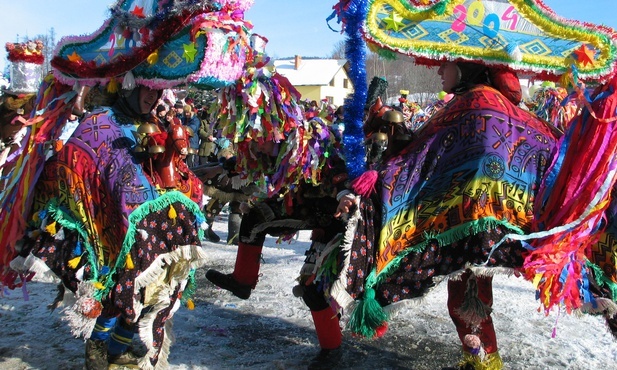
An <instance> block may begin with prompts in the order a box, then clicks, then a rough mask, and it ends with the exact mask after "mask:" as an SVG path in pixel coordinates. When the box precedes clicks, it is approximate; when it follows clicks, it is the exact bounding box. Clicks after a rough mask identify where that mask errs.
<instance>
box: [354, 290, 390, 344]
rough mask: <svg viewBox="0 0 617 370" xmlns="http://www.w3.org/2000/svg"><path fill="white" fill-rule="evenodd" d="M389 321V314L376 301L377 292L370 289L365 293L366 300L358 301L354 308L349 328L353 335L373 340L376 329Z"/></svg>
mask: <svg viewBox="0 0 617 370" xmlns="http://www.w3.org/2000/svg"><path fill="white" fill-rule="evenodd" d="M387 321H388V314H386V312H385V311H384V310H383V307H381V305H380V304H379V302H377V300H376V299H375V290H373V289H368V290H366V291H365V292H364V299H363V300H360V301H358V304H357V305H356V307H355V308H354V310H353V312H352V314H351V317H350V318H349V322H348V323H347V327H348V328H349V330H351V332H352V333H355V334H360V335H362V336H363V337H366V338H373V337H374V336H375V333H376V330H375V329H377V328H378V327H379V326H381V325H383V324H384V323H385V322H387Z"/></svg>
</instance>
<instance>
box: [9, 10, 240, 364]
mask: <svg viewBox="0 0 617 370" xmlns="http://www.w3.org/2000/svg"><path fill="white" fill-rule="evenodd" d="M251 4H252V2H251V1H236V0H234V1H225V0H222V1H216V2H213V1H189V2H186V1H161V2H156V1H154V2H153V1H139V0H135V1H127V0H123V1H118V2H117V3H116V4H114V6H113V7H112V8H111V15H112V16H111V18H110V19H109V20H108V21H107V22H105V24H104V25H103V27H101V28H100V29H99V30H98V31H97V32H96V33H95V34H94V35H92V36H90V37H70V38H65V39H63V40H62V41H61V42H60V44H59V46H58V48H57V49H56V52H55V56H54V58H53V60H52V61H51V64H52V66H53V68H54V70H53V73H54V76H55V78H53V77H48V78H47V79H46V80H45V83H44V84H43V85H42V86H41V89H40V93H39V96H38V98H37V110H36V111H37V113H38V114H40V116H38V115H37V116H35V117H33V118H32V119H31V120H29V121H28V125H29V132H28V134H27V136H26V139H25V140H26V144H27V145H24V150H23V151H22V152H21V154H20V155H19V157H18V158H17V161H16V166H15V170H14V171H13V172H12V173H11V178H10V181H9V187H8V189H7V191H6V192H5V193H3V197H2V198H1V201H2V214H1V215H0V223H1V224H2V228H3V230H11V232H10V233H9V232H6V233H3V235H2V236H1V237H0V238H1V239H2V243H1V245H2V250H1V252H2V253H1V257H2V262H3V264H2V266H1V267H2V282H3V284H5V285H7V286H13V287H14V286H17V285H19V284H25V283H26V281H27V280H28V279H29V278H31V275H30V273H31V272H42V271H43V270H44V269H45V268H47V269H49V270H51V272H53V274H54V275H55V276H57V277H59V278H60V279H61V281H62V284H63V285H64V286H66V287H67V288H69V289H70V290H71V291H73V292H74V293H75V294H76V297H77V300H76V303H75V304H73V305H72V306H71V307H70V308H69V309H68V310H67V314H68V316H69V321H70V323H71V325H72V328H73V333H74V334H76V335H83V336H84V337H86V338H89V339H88V340H87V342H86V368H87V369H107V367H108V362H109V363H110V364H115V365H120V366H129V367H136V366H138V367H139V368H144V369H147V368H165V367H166V366H167V356H168V354H169V346H170V345H171V339H170V338H171V336H170V333H169V331H168V329H169V326H170V323H171V321H170V318H171V317H172V316H173V313H174V312H175V311H176V310H177V309H178V307H179V305H180V301H181V300H182V301H184V302H185V303H186V304H187V305H189V307H190V306H191V305H192V302H191V301H190V299H189V298H190V295H191V293H192V291H193V289H194V286H193V284H192V281H193V278H192V276H193V272H194V269H195V268H197V267H199V266H201V265H203V263H204V257H205V254H204V252H203V250H202V248H201V242H200V241H201V240H202V239H203V231H202V228H201V225H202V224H203V223H204V221H205V219H204V216H203V214H202V213H201V210H200V205H199V204H198V203H197V202H201V199H202V183H201V182H200V181H199V180H198V179H197V178H196V177H195V175H194V174H193V173H192V172H191V171H189V170H188V168H187V167H186V165H185V164H184V162H183V161H182V160H181V158H182V157H183V156H186V154H187V147H186V145H187V140H188V135H187V132H186V131H184V130H183V129H182V127H181V126H180V125H176V126H179V127H178V128H175V127H174V125H173V124H172V125H170V129H169V131H165V130H164V129H163V127H162V126H159V122H158V121H157V120H156V118H155V117H154V116H153V115H151V111H152V109H153V108H154V105H155V104H156V103H157V102H158V100H159V99H160V97H161V91H162V90H163V89H164V88H171V87H174V86H176V85H179V84H186V83H192V84H194V85H196V86H198V87H209V88H213V87H221V86H226V85H228V84H231V83H233V82H234V81H235V80H236V79H237V78H238V77H239V76H241V74H242V68H243V67H244V64H245V62H246V61H247V60H250V59H251V58H252V49H251V47H250V40H249V30H250V24H248V23H247V22H245V21H244V19H243V12H244V11H245V10H246V9H248V7H249V6H250V5H251ZM222 44H226V45H227V47H229V49H228V48H225V49H223V48H222V47H221V45H222ZM172 59H173V62H172ZM74 86H75V87H78V88H77V89H75V90H76V91H72V89H73V87H74ZM81 86H91V87H93V90H97V89H101V88H103V89H105V90H106V91H107V92H109V93H113V92H118V91H119V92H118V95H119V97H118V98H117V100H116V102H115V103H114V104H113V105H112V106H110V107H100V108H97V109H95V110H93V111H92V112H91V113H90V114H88V115H87V116H86V117H84V118H83V119H82V121H81V122H80V124H79V126H78V127H77V128H76V130H75V132H74V133H73V134H72V136H71V137H70V138H69V139H68V140H67V141H66V143H65V144H64V145H61V144H59V143H58V142H57V141H56V140H55V139H56V138H57V137H58V136H59V126H61V124H62V123H64V122H66V119H67V117H68V115H69V114H70V113H71V110H72V107H73V105H74V103H75V102H76V99H77V97H78V95H77V91H82V89H81ZM120 88H121V90H120ZM47 159H48V160H47ZM46 160H47V162H46ZM23 220H26V222H27V224H25V223H24V221H23ZM7 261H11V262H10V267H11V268H12V269H13V270H10V269H9V266H8V265H9V263H8V262H7ZM59 298H60V299H61V296H60V297H59ZM136 331H137V332H139V335H140V338H141V340H142V342H143V343H144V345H145V347H146V349H147V352H146V353H140V354H135V353H133V352H132V351H130V350H129V346H130V344H131V341H132V337H133V335H134V333H135V332H136Z"/></svg>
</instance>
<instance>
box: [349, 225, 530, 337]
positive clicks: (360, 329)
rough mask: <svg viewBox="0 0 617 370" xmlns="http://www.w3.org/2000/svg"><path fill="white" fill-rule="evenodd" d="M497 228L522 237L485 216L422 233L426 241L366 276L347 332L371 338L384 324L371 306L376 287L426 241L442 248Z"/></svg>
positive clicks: (515, 229) (424, 244)
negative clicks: (456, 225)
mask: <svg viewBox="0 0 617 370" xmlns="http://www.w3.org/2000/svg"><path fill="white" fill-rule="evenodd" d="M497 226H503V227H505V228H507V229H508V230H509V231H511V232H515V233H517V234H524V232H523V230H522V229H520V228H519V227H516V226H513V225H512V224H510V223H508V222H507V221H506V220H503V221H500V220H497V219H496V218H494V217H485V218H482V219H479V220H475V221H470V222H468V223H466V224H463V225H460V226H458V227H455V228H452V229H451V230H448V231H446V232H443V233H441V234H434V233H428V232H427V233H425V240H424V241H423V242H421V243H419V244H416V245H413V246H410V247H408V248H406V249H405V250H403V251H401V252H400V253H399V254H398V255H397V256H396V257H395V258H394V259H393V260H392V261H390V262H389V263H388V265H387V266H386V267H385V268H383V269H382V270H381V272H379V274H377V270H376V268H373V270H372V271H371V272H370V273H369V275H368V276H367V278H366V282H365V283H364V288H365V292H366V293H365V298H364V302H362V301H359V302H360V303H359V304H358V305H357V306H356V307H355V309H354V311H353V312H352V319H351V320H353V325H350V329H351V330H352V331H353V332H354V333H358V334H362V335H365V333H369V334H371V333H372V334H371V335H370V336H372V335H374V333H375V329H376V328H377V327H378V326H380V325H381V324H383V321H381V322H379V320H380V318H381V317H382V316H381V314H380V313H379V312H378V311H381V312H383V309H381V307H379V308H380V310H377V309H376V308H375V307H373V302H372V301H374V302H375V304H377V305H379V304H378V303H377V301H376V300H375V299H374V297H375V287H377V286H378V285H379V284H380V283H382V282H383V281H384V280H385V279H386V278H387V277H388V276H390V275H392V274H393V273H394V272H395V271H397V270H398V268H399V267H400V265H401V262H402V260H403V259H404V258H405V257H407V255H408V254H409V253H411V252H421V251H423V250H424V249H425V248H426V247H427V245H428V243H429V241H431V240H433V239H436V240H437V243H438V244H439V246H440V247H443V246H445V245H449V244H452V243H454V242H456V241H459V240H461V239H463V238H466V237H468V236H470V235H475V234H478V233H480V232H483V231H486V230H489V229H493V228H495V227H497ZM371 295H372V301H371V298H369V296H371ZM367 300H368V301H369V302H368V304H369V306H368V308H366V307H364V305H366V304H367V302H366V301H367ZM364 315H375V316H369V317H361V316H364ZM354 318H355V319H354ZM351 320H350V324H351ZM367 325H369V326H367Z"/></svg>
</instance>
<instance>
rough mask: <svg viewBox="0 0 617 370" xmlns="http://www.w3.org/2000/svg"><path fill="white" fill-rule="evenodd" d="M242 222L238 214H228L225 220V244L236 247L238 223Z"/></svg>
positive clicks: (238, 231) (238, 230)
mask: <svg viewBox="0 0 617 370" xmlns="http://www.w3.org/2000/svg"><path fill="white" fill-rule="evenodd" d="M241 222H242V215H241V214H239V213H230V214H229V219H228V220H227V244H233V245H238V238H239V237H240V236H239V233H240V223H241Z"/></svg>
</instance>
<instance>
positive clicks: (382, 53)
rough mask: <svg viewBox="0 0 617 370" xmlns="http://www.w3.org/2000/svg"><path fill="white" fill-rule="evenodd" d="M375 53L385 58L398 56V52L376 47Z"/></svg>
mask: <svg viewBox="0 0 617 370" xmlns="http://www.w3.org/2000/svg"><path fill="white" fill-rule="evenodd" d="M377 54H378V55H379V56H380V57H382V58H384V59H385V60H396V59H397V58H398V54H396V53H395V52H393V51H391V50H388V49H381V48H380V49H378V50H377Z"/></svg>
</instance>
